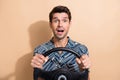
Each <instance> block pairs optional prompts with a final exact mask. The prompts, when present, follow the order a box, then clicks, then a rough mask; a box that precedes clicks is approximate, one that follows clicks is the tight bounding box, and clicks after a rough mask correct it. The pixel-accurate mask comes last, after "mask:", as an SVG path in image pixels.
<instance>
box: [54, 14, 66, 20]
mask: <svg viewBox="0 0 120 80" xmlns="http://www.w3.org/2000/svg"><path fill="white" fill-rule="evenodd" d="M63 18H65V19H68V14H67V13H65V12H63V13H54V14H53V19H63Z"/></svg>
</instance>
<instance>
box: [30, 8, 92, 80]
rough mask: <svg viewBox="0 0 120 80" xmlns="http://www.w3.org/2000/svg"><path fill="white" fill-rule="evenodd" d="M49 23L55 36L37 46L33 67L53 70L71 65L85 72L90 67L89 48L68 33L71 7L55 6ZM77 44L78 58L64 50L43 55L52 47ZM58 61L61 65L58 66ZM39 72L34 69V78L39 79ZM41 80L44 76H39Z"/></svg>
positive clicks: (72, 47)
mask: <svg viewBox="0 0 120 80" xmlns="http://www.w3.org/2000/svg"><path fill="white" fill-rule="evenodd" d="M49 23H50V28H51V29H52V32H53V34H54V36H53V37H52V39H51V40H50V41H48V42H46V43H44V44H42V45H40V46H38V47H36V48H35V51H34V56H33V59H32V60H31V65H32V67H33V68H37V69H42V70H45V71H52V70H55V69H58V68H64V67H65V66H66V65H69V66H71V67H72V69H74V70H75V71H78V72H81V74H84V70H85V69H88V68H90V59H89V56H88V49H87V47H86V46H85V45H82V44H80V43H78V42H75V41H73V40H71V39H70V38H69V37H68V35H67V34H68V31H69V28H70V25H71V12H70V11H69V9H68V8H67V7H66V6H56V7H54V8H53V9H52V11H51V12H50V14H49ZM76 45H77V47H78V48H76V49H75V51H76V52H78V54H79V55H81V57H80V58H76V57H75V56H73V54H72V55H71V54H67V52H64V51H58V52H54V54H51V55H49V56H47V57H44V56H43V54H44V53H45V52H46V51H48V50H50V49H52V48H55V47H67V48H71V49H74V47H75V46H76ZM57 63H59V65H57V66H56V64H57ZM38 73H39V70H35V69H34V80H37V79H38V76H37V74H38ZM39 80H42V78H39Z"/></svg>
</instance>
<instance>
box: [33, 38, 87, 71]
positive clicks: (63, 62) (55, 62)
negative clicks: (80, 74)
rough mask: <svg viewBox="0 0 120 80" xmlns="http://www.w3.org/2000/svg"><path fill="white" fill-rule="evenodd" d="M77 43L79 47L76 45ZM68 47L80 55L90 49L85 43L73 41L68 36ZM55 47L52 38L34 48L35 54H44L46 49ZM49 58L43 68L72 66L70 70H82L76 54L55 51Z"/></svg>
mask: <svg viewBox="0 0 120 80" xmlns="http://www.w3.org/2000/svg"><path fill="white" fill-rule="evenodd" d="M76 45H77V47H75V46H76ZM66 47H67V48H70V49H73V50H74V51H76V52H77V53H78V54H79V55H82V54H88V49H87V47H86V46H85V45H82V44H80V43H78V42H75V41H72V40H71V39H70V38H68V43H67V45H66ZM52 48H55V46H54V43H53V41H52V39H51V40H50V41H48V42H46V43H44V44H42V45H40V46H38V47H36V48H35V50H34V55H35V54H44V53H45V52H46V51H48V50H50V49H52ZM48 57H49V60H48V61H47V62H46V63H45V64H44V65H43V70H45V71H52V70H55V69H58V68H66V67H68V68H70V70H75V71H80V70H79V67H78V65H77V63H76V56H75V55H74V54H72V53H68V52H66V51H63V52H62V54H59V53H58V52H53V53H52V54H50V55H49V56H48Z"/></svg>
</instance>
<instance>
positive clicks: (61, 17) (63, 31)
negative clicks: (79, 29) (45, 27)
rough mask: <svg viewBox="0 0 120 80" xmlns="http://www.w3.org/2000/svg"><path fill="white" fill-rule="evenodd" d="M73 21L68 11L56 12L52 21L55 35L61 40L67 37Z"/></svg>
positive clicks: (51, 24)
mask: <svg viewBox="0 0 120 80" xmlns="http://www.w3.org/2000/svg"><path fill="white" fill-rule="evenodd" d="M70 23H71V21H70V20H69V18H68V15H67V13H64V12H63V13H54V14H53V18H52V22H51V23H50V26H51V29H52V31H53V34H54V37H55V38H57V39H59V40H61V39H63V38H65V37H67V33H68V31H69V27H70Z"/></svg>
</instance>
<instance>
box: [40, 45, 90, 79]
mask: <svg viewBox="0 0 120 80" xmlns="http://www.w3.org/2000/svg"><path fill="white" fill-rule="evenodd" d="M56 51H67V52H70V53H72V54H74V55H75V56H76V57H78V58H80V57H81V56H80V55H79V54H78V53H77V52H75V51H74V50H72V49H70V48H65V47H57V48H53V49H50V50H48V51H46V52H45V53H44V54H43V55H44V56H45V57H46V56H48V55H50V54H51V53H52V52H56ZM38 77H41V78H43V79H45V80H88V69H85V70H84V72H83V73H80V72H77V71H76V72H75V71H70V70H69V69H66V68H59V69H56V70H53V71H44V70H41V69H40V71H39V74H38Z"/></svg>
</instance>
